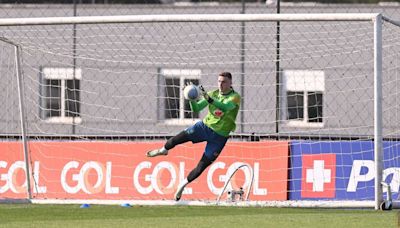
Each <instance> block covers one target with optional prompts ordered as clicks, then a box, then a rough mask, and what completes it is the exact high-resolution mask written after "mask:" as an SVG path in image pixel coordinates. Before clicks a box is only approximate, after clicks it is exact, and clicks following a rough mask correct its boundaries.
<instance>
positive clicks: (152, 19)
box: [0, 13, 380, 26]
mask: <svg viewBox="0 0 400 228" xmlns="http://www.w3.org/2000/svg"><path fill="white" fill-rule="evenodd" d="M379 15H380V14H379V13H350V14H342V13H328V14H322V13H316V14H171V15H127V16H84V17H38V18H7V19H0V26H25V25H65V24H108V23H134V22H137V23H156V22H211V21H213V22H228V21H229V22H239V21H240V22H246V21H371V20H374V19H375V18H376V17H378V16H379Z"/></svg>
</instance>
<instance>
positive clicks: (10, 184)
mask: <svg viewBox="0 0 400 228" xmlns="http://www.w3.org/2000/svg"><path fill="white" fill-rule="evenodd" d="M7 165H8V163H7V162H5V161H0V168H7ZM39 167H40V163H39V162H38V161H35V162H34V163H33V169H34V173H33V179H34V182H33V183H32V184H34V185H36V186H35V187H34V188H33V189H32V190H33V192H34V193H46V190H47V188H46V187H45V186H39V175H40V172H39V170H40V169H39ZM25 170H26V169H25V162H24V161H16V162H14V163H13V164H11V166H10V168H9V169H8V172H7V173H6V174H1V175H0V180H2V181H5V184H4V185H3V186H0V193H5V192H7V191H8V190H11V191H12V192H13V193H17V194H19V193H26V191H27V189H26V186H27V181H26V172H25ZM20 171H22V172H23V173H24V174H25V178H24V182H23V183H22V184H18V183H17V182H16V181H17V177H16V176H17V175H18V173H19V172H20Z"/></svg>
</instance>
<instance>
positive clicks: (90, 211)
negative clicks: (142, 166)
mask: <svg viewBox="0 0 400 228" xmlns="http://www.w3.org/2000/svg"><path fill="white" fill-rule="evenodd" d="M398 213H399V211H397V210H393V211H374V210H372V209H371V210H355V209H354V210H353V209H352V210H347V209H346V210H343V209H300V208H260V207H214V206H211V207H195V206H133V207H130V208H125V207H120V206H104V205H92V206H91V207H90V208H80V207H79V205H32V204H0V227H69V228H76V227H115V228H119V227H175V228H176V227H192V228H198V227H242V228H245V227H246V228H247V227H323V228H327V227H335V228H339V227H346V228H347V227H363V228H365V227H375V228H376V227H385V228H386V227H397V225H398Z"/></svg>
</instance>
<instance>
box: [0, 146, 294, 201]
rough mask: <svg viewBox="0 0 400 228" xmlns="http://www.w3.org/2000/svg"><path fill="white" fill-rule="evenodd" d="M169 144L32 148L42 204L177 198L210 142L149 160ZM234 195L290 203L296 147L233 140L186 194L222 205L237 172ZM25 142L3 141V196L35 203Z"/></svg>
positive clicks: (33, 172)
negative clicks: (224, 190)
mask: <svg viewBox="0 0 400 228" xmlns="http://www.w3.org/2000/svg"><path fill="white" fill-rule="evenodd" d="M161 146H163V142H151V143H150V142H121V141H120V142H104V141H103V142H48V141H34V142H30V143H29V153H30V159H31V162H30V170H31V179H30V182H31V186H32V196H33V198H35V199H101V200H107V199H108V200H115V199H118V200H119V199H130V200H160V199H173V195H174V193H175V191H176V189H177V186H178V184H179V182H180V181H181V180H183V179H184V178H185V177H186V176H187V175H188V174H189V172H190V171H191V170H192V169H193V168H194V167H195V166H196V165H197V162H198V161H199V160H200V158H201V156H202V154H203V150H204V147H205V143H199V144H191V143H186V144H183V145H180V146H177V147H175V148H174V149H173V150H171V151H170V153H169V155H168V156H160V157H155V158H147V157H146V155H145V153H146V152H147V151H148V150H151V149H154V148H159V147H161ZM243 164H246V166H245V167H243V168H240V169H239V170H238V171H237V172H236V173H235V175H234V176H233V177H232V180H231V182H230V184H229V185H228V190H229V189H239V188H240V187H243V188H244V190H245V191H246V190H247V187H248V186H250V182H251V180H252V173H254V179H253V180H254V181H253V185H252V189H251V192H250V199H251V200H286V199H287V175H288V172H287V168H288V142H275V141H274V142H228V143H227V145H226V146H225V148H224V150H223V152H222V154H221V155H220V157H219V158H218V159H217V160H216V161H215V162H214V163H212V164H211V165H210V167H208V168H207V169H206V170H205V171H204V172H203V173H202V175H201V176H200V177H199V178H197V179H196V180H195V181H194V182H192V183H190V184H189V185H188V186H187V187H186V188H185V191H184V193H183V199H185V200H215V199H216V198H217V196H218V195H219V194H220V192H221V190H222V188H223V186H224V184H225V181H226V180H227V178H228V177H229V176H231V174H232V173H233V172H235V170H236V168H237V167H239V166H242V165H243ZM26 186H27V183H26V174H25V163H24V158H23V152H22V145H21V143H17V142H2V143H0V193H1V195H0V198H11V199H22V198H26V197H27V192H26V189H27V188H26Z"/></svg>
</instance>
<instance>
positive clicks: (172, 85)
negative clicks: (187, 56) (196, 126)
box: [161, 69, 201, 124]
mask: <svg viewBox="0 0 400 228" xmlns="http://www.w3.org/2000/svg"><path fill="white" fill-rule="evenodd" d="M200 73H201V72H200V70H180V69H163V70H161V75H162V78H163V80H164V83H165V84H163V85H164V86H165V87H164V88H162V89H161V92H162V94H163V101H162V103H163V112H164V113H163V116H164V120H165V123H167V124H189V123H192V122H194V121H197V120H198V118H199V114H198V113H194V112H192V111H191V109H190V104H189V101H187V100H185V99H184V97H183V93H182V91H183V88H184V87H185V85H186V84H188V83H193V84H195V85H198V84H199V83H200Z"/></svg>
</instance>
